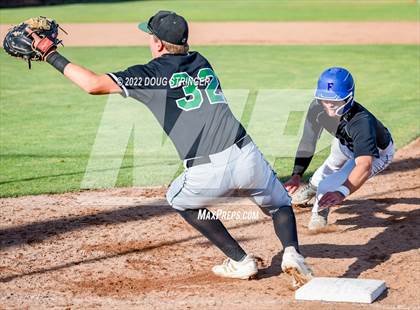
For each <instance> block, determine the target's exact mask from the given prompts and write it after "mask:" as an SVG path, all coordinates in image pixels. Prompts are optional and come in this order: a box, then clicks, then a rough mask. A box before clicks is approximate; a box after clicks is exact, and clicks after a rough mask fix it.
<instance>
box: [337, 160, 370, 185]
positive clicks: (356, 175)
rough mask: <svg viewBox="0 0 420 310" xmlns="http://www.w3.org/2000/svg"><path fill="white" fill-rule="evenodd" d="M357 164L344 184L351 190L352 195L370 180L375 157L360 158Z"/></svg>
mask: <svg viewBox="0 0 420 310" xmlns="http://www.w3.org/2000/svg"><path fill="white" fill-rule="evenodd" d="M355 162H356V166H355V167H354V168H353V170H352V171H351V173H350V175H349V177H348V178H347V181H346V182H345V183H344V186H346V187H347V188H348V189H349V190H350V193H354V192H355V191H357V190H358V189H359V188H360V187H361V186H362V185H363V184H364V183H365V182H366V181H367V179H368V178H369V176H370V173H371V171H372V163H373V156H370V155H364V156H358V157H356V159H355Z"/></svg>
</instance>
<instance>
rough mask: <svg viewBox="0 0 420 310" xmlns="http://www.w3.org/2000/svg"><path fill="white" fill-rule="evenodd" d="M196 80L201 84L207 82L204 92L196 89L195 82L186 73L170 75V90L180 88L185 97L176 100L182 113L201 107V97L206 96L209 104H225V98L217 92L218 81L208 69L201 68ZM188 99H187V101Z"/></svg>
mask: <svg viewBox="0 0 420 310" xmlns="http://www.w3.org/2000/svg"><path fill="white" fill-rule="evenodd" d="M197 79H198V80H200V81H201V82H203V81H208V84H207V86H206V88H205V89H204V90H200V89H199V88H198V87H197V85H196V84H197V83H196V81H194V79H193V78H192V77H191V76H190V75H189V74H188V73H187V72H177V73H174V74H172V76H171V79H170V80H169V85H170V87H171V88H177V87H180V86H182V90H183V91H184V94H185V96H184V97H183V98H180V99H177V100H176V104H177V106H178V107H179V108H180V109H182V110H184V111H191V110H195V109H198V108H200V107H201V104H202V103H203V101H204V98H203V95H205V96H207V98H208V100H209V102H210V104H216V103H226V98H225V96H224V95H223V93H222V91H221V90H219V89H218V88H219V80H218V79H217V76H216V74H215V73H214V71H213V70H212V69H210V68H203V69H200V71H198V74H197ZM203 93H204V94H203ZM187 98H188V99H187Z"/></svg>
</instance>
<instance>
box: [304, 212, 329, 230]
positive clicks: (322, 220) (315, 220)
mask: <svg viewBox="0 0 420 310" xmlns="http://www.w3.org/2000/svg"><path fill="white" fill-rule="evenodd" d="M324 213H325V212H324ZM327 224H328V213H327V214H319V213H312V216H311V219H310V221H309V224H308V229H309V230H311V231H316V230H319V229H322V228H324V227H326V226H327Z"/></svg>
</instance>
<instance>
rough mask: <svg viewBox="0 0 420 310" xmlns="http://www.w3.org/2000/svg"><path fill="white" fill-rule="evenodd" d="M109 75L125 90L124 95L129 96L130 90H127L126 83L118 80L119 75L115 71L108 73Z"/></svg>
mask: <svg viewBox="0 0 420 310" xmlns="http://www.w3.org/2000/svg"><path fill="white" fill-rule="evenodd" d="M107 75H108V76H109V77H111V78H112V79H113V80H114V82H115V83H117V85H118V86H119V87H120V88H121V89H122V91H123V92H124V97H128V96H129V94H128V90H127V88H126V87H125V86H124V84H123V83H121V82H120V81H119V80H118V78H117V76H116V75H115V74H113V73H107Z"/></svg>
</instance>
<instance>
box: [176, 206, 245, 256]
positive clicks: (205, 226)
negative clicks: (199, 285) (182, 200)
mask: <svg viewBox="0 0 420 310" xmlns="http://www.w3.org/2000/svg"><path fill="white" fill-rule="evenodd" d="M199 210H201V211H199ZM178 212H179V214H180V215H181V216H182V217H183V218H184V219H185V220H186V221H187V222H188V223H189V224H190V225H191V226H192V227H194V228H195V229H197V230H198V231H199V232H200V233H201V234H202V235H203V236H205V237H206V238H207V239H209V240H210V241H211V242H212V243H213V244H214V245H215V246H217V247H218V248H219V249H220V250H221V251H222V252H223V253H225V255H226V256H228V257H230V258H231V259H233V260H235V261H241V260H242V259H243V258H244V257H245V256H246V253H245V251H244V250H243V249H242V248H241V246H240V245H239V243H238V242H237V241H236V240H235V239H233V237H232V236H231V235H230V234H229V232H228V231H227V229H226V227H225V226H224V225H223V223H222V222H221V221H220V220H219V219H217V218H216V217H215V215H214V214H213V213H211V212H210V211H209V210H207V209H188V210H185V211H178ZM199 212H200V213H201V214H204V215H205V216H204V218H199V217H198V215H199ZM206 215H209V216H208V217H206Z"/></svg>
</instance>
